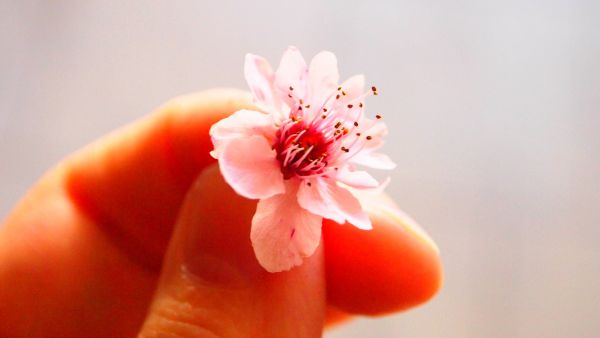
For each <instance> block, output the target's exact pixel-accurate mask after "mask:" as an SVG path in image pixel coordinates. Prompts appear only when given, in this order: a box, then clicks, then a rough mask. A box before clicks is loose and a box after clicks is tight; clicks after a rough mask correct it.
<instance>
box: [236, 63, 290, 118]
mask: <svg viewBox="0 0 600 338" xmlns="http://www.w3.org/2000/svg"><path fill="white" fill-rule="evenodd" d="M244 75H245V77H246V82H248V87H250V91H251V92H252V96H253V97H254V102H255V103H256V105H257V106H259V107H260V108H261V109H263V110H265V111H268V112H278V111H279V110H281V100H280V99H279V97H278V96H277V95H276V94H275V93H274V92H273V80H274V79H275V75H274V73H273V70H272V69H271V66H270V65H269V62H267V60H265V59H264V58H263V57H261V56H258V55H254V54H246V59H245V63H244Z"/></svg>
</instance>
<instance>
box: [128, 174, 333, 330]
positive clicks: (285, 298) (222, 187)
mask: <svg viewBox="0 0 600 338" xmlns="http://www.w3.org/2000/svg"><path fill="white" fill-rule="evenodd" d="M255 208H256V201H251V200H247V199H244V198H242V197H240V196H238V195H237V194H235V192H233V191H232V190H231V188H230V187H229V186H228V185H227V184H226V183H225V182H224V181H223V179H222V178H221V176H220V174H219V171H218V168H217V167H216V166H213V167H211V168H209V169H207V170H206V171H204V172H203V174H201V176H200V177H199V178H198V180H197V181H196V183H195V184H194V186H193V188H192V189H191V191H190V192H189V193H188V195H187V197H186V200H185V202H184V204H183V207H182V210H181V213H180V214H179V218H178V220H177V226H176V229H175V233H174V236H173V238H172V240H171V242H170V244H169V249H168V252H167V255H166V257H165V261H164V264H163V270H162V275H161V279H160V283H159V287H158V289H157V292H156V294H155V296H154V300H153V303H152V306H151V307H150V312H149V315H148V317H147V318H146V321H145V323H144V325H143V328H142V331H141V333H140V336H141V337H159V336H178V337H213V336H215V337H283V338H285V337H320V336H321V331H322V328H323V321H324V316H325V301H326V296H325V275H324V271H323V256H322V250H318V251H317V253H316V254H315V255H313V256H311V257H310V258H309V259H306V260H305V262H304V264H303V265H302V266H300V267H298V268H296V269H293V270H291V271H288V272H282V273H276V274H272V273H268V272H266V271H265V270H264V269H263V268H262V267H261V266H260V265H259V264H258V262H257V260H256V258H255V257H254V252H253V250H252V245H251V243H250V220H251V218H252V215H253V214H254V211H255Z"/></svg>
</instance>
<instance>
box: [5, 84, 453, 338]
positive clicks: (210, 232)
mask: <svg viewBox="0 0 600 338" xmlns="http://www.w3.org/2000/svg"><path fill="white" fill-rule="evenodd" d="M249 100H250V99H249V97H248V96H247V95H246V94H245V93H243V92H239V91H231V90H213V91H208V92H203V93H200V94H195V95H190V96H186V97H181V98H178V99H175V100H173V101H171V102H169V103H168V104H166V105H165V106H164V107H163V108H161V109H160V110H159V112H157V113H155V114H152V115H151V116H149V117H148V118H145V119H143V120H141V121H138V122H136V123H134V124H132V125H130V126H128V127H126V128H124V129H121V130H118V131H116V132H114V133H112V134H111V135H108V136H107V137H105V138H103V139H101V140H99V141H97V142H96V143H93V144H92V145H90V146H88V147H86V148H84V149H83V150H81V151H79V152H77V153H76V154H74V155H72V156H70V157H69V158H67V159H66V160H64V161H62V162H61V163H60V164H59V165H58V166H56V167H55V168H53V169H52V170H50V171H49V172H48V173H47V174H46V175H45V176H44V177H43V178H42V179H41V180H40V181H39V182H38V183H37V184H36V185H35V186H34V187H33V188H32V189H31V190H30V192H29V193H28V194H27V196H26V197H25V198H24V199H23V200H22V201H21V202H20V203H19V204H18V206H17V207H16V208H15V209H14V210H13V212H12V213H11V214H10V215H9V216H8V217H7V219H6V220H5V221H4V224H3V225H2V226H0V337H128V336H134V335H136V334H139V335H140V336H142V337H154V336H169V337H170V336H177V337H215V336H219V337H317V336H320V335H321V334H322V330H323V328H324V327H326V326H329V325H332V324H334V323H337V322H340V321H343V320H345V319H348V318H350V317H351V316H352V315H357V314H367V315H375V314H384V313H389V312H393V311H398V310H403V309H407V308H410V307H412V306H415V305H418V304H420V303H422V302H424V301H426V300H428V299H429V298H430V297H431V296H432V295H433V294H435V292H436V291H437V290H438V288H439V287H440V284H441V264H440V260H439V256H438V253H437V249H436V248H435V245H434V244H433V243H432V242H431V240H429V238H428V237H427V236H426V235H424V234H423V233H422V232H421V231H420V230H418V228H415V226H413V225H412V224H413V223H412V221H410V219H408V218H406V217H405V216H403V215H402V214H401V213H400V212H398V211H394V210H395V207H394V206H393V205H392V203H391V202H390V201H389V200H388V199H386V198H385V197H380V198H377V199H376V200H375V201H373V203H370V206H369V207H368V208H369V214H370V216H371V219H372V222H373V227H374V228H373V230H371V231H363V230H359V229H356V228H355V227H352V226H348V225H344V226H340V225H338V224H335V223H330V222H328V221H325V222H324V225H323V240H322V243H321V245H320V247H319V249H318V250H317V252H316V253H315V254H314V255H313V256H311V257H310V258H308V259H306V260H305V261H304V263H303V265H302V266H300V267H297V268H294V269H292V270H291V271H289V272H282V273H275V274H271V273H268V272H266V271H264V269H263V268H262V267H260V266H259V265H258V262H257V261H256V258H255V256H254V253H253V250H252V247H251V243H250V236H249V232H250V220H251V218H252V215H253V213H254V209H255V207H256V201H252V200H247V199H244V198H242V197H240V196H238V195H236V194H235V193H234V192H233V191H232V190H231V189H230V188H229V186H227V184H226V183H224V182H223V180H222V179H221V177H220V175H219V172H218V169H217V167H216V166H215V165H214V159H212V158H211V157H210V156H209V151H210V150H211V148H212V145H211V142H210V140H209V137H208V129H209V128H210V126H211V125H212V124H213V123H214V122H216V121H218V120H219V119H221V118H223V117H224V116H226V115H228V114H230V113H232V112H234V111H236V110H238V109H241V108H246V107H248V106H251V105H250V103H249V102H250V101H249Z"/></svg>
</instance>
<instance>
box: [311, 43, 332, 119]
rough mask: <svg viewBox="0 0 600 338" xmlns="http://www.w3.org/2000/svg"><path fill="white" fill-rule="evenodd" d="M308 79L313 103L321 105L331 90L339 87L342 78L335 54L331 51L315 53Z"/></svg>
mask: <svg viewBox="0 0 600 338" xmlns="http://www.w3.org/2000/svg"><path fill="white" fill-rule="evenodd" d="M308 79H309V83H310V92H311V94H310V95H311V99H310V101H311V104H312V105H314V106H317V107H320V106H321V105H322V104H323V101H325V99H326V98H327V97H328V96H329V95H330V94H331V92H332V91H334V90H335V89H336V88H337V86H338V81H339V80H340V74H339V73H338V65H337V59H336V58H335V55H334V54H333V53H331V52H320V53H319V54H317V55H315V57H313V59H312V60H311V62H310V66H309V68H308Z"/></svg>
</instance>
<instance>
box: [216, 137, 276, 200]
mask: <svg viewBox="0 0 600 338" xmlns="http://www.w3.org/2000/svg"><path fill="white" fill-rule="evenodd" d="M275 156H276V154H275V151H274V150H273V149H271V145H270V144H269V143H268V142H267V140H266V139H265V138H264V137H262V136H251V137H247V138H236V139H233V140H231V141H229V142H227V143H226V144H225V145H224V147H223V151H222V153H221V155H220V157H219V167H220V168H221V173H222V174H223V178H225V181H226V182H227V183H229V185H230V186H231V187H232V188H233V190H235V191H236V192H237V193H238V194H240V195H242V196H244V197H246V198H252V199H259V198H267V197H271V196H273V195H277V194H281V193H283V192H285V186H284V182H283V174H282V173H281V170H280V167H279V161H277V159H276V158H275Z"/></svg>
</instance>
